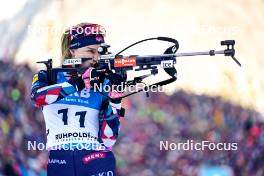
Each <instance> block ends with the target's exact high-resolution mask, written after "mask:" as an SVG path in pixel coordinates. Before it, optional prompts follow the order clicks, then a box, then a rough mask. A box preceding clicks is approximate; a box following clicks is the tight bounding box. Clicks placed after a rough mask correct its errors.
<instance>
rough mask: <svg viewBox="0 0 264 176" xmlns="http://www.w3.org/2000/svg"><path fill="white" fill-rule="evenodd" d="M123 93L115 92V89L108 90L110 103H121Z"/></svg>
mask: <svg viewBox="0 0 264 176" xmlns="http://www.w3.org/2000/svg"><path fill="white" fill-rule="evenodd" d="M123 95H124V93H123V92H117V91H111V92H109V97H110V98H111V99H110V102H111V103H115V104H119V103H121V100H122V98H121V97H122V96H123Z"/></svg>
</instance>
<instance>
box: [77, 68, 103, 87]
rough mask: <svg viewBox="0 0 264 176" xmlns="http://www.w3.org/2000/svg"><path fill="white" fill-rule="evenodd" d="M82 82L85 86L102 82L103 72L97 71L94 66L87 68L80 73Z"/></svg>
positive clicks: (92, 85)
mask: <svg viewBox="0 0 264 176" xmlns="http://www.w3.org/2000/svg"><path fill="white" fill-rule="evenodd" d="M82 79H83V82H84V84H85V88H86V89H89V88H93V87H94V86H95V84H100V83H103V81H104V74H102V73H100V72H98V71H97V70H96V69H95V68H93V67H90V68H88V69H87V70H86V71H85V72H84V73H83V75H82Z"/></svg>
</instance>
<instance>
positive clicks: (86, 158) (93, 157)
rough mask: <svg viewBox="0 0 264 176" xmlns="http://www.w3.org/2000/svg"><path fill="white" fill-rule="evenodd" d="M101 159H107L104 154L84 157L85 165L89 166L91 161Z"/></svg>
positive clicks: (99, 153) (97, 153) (96, 153)
mask: <svg viewBox="0 0 264 176" xmlns="http://www.w3.org/2000/svg"><path fill="white" fill-rule="evenodd" d="M100 158H105V153H104V152H95V153H92V154H89V155H86V156H85V157H83V159H82V160H83V163H84V164H87V163H89V162H90V161H93V160H95V159H100Z"/></svg>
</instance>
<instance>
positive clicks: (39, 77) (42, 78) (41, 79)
mask: <svg viewBox="0 0 264 176" xmlns="http://www.w3.org/2000/svg"><path fill="white" fill-rule="evenodd" d="M47 82H48V77H47V71H46V70H40V71H39V72H38V73H35V74H34V76H33V80H32V86H33V87H34V85H37V84H39V83H47Z"/></svg>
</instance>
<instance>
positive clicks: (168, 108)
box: [0, 0, 264, 176]
mask: <svg viewBox="0 0 264 176" xmlns="http://www.w3.org/2000/svg"><path fill="white" fill-rule="evenodd" d="M0 2H1V7H0V34H1V39H0V83H1V84H0V175H23V176H24V175H30V176H31V175H33V176H34V175H46V171H45V169H46V161H47V152H46V151H33V150H30V151H29V150H27V142H28V141H37V142H38V143H41V142H45V140H46V138H45V125H44V119H43V115H42V113H41V111H40V110H39V109H36V108H35V107H34V106H33V104H32V102H31V101H30V87H31V81H32V77H33V74H34V73H35V72H37V71H38V70H39V69H44V67H43V66H41V65H37V64H36V62H37V61H40V60H46V59H48V58H53V62H54V65H55V66H60V63H61V59H60V37H61V34H62V33H63V32H64V30H65V29H66V28H68V27H69V26H72V25H75V24H78V23H81V22H93V23H99V24H101V25H103V26H104V27H105V29H106V42H107V43H108V44H110V45H111V49H110V51H112V52H113V53H116V52H118V51H120V50H121V49H123V48H124V47H125V46H127V45H129V44H131V43H133V42H136V41H138V40H141V39H144V38H148V37H157V36H168V37H173V38H176V39H177V40H178V41H179V44H180V48H179V52H190V51H207V50H210V49H223V47H221V46H220V41H221V40H226V39H235V40H236V45H235V47H236V57H237V58H238V59H239V61H240V62H241V64H242V67H238V66H237V65H236V64H235V63H234V61H232V60H231V59H230V58H227V57H223V56H215V57H210V56H199V57H188V58H187V57H186V58H178V60H177V64H176V68H177V71H178V80H177V81H176V82H175V83H172V84H170V85H168V86H166V87H165V89H166V91H165V92H164V93H151V94H150V98H145V96H144V94H143V93H141V94H139V95H135V96H132V97H130V98H128V99H125V100H124V106H125V107H126V109H127V110H126V112H127V115H126V116H127V118H125V119H123V120H122V128H121V134H120V138H119V141H118V144H117V145H116V147H115V149H114V152H115V154H116V158H117V164H118V173H119V175H121V176H123V175H129V176H138V175H140V176H141V175H143V176H154V175H158V176H185V175H186V176H193V175H197V176H233V175H242V176H263V175H264V168H263V165H264V124H263V123H264V117H263V113H264V91H263V90H264V77H263V76H262V75H263V73H264V71H263V69H262V68H263V66H264V61H263V59H262V51H264V45H262V42H264V35H263V34H262V33H263V30H264V11H263V9H264V1H263V0H251V1H248V0H236V1H228V0H222V1H220V0H201V1H191V0H186V1H179V0H163V1H158V0H141V1H140V0H135V1H124V0H109V1H106V0H101V1H96V0H77V1H72V0H45V1H44V0H20V1H15V0H9V1H3V0H0ZM167 47H168V45H166V43H165V44H164V43H159V42H149V43H146V44H142V45H140V46H136V47H135V48H132V49H131V50H129V51H128V52H127V53H126V54H160V53H163V51H164V50H165V49H166V48H167ZM161 75H162V73H161ZM159 78H162V76H160V77H158V78H155V79H159ZM134 126H136V127H137V128H136V129H135V128H134ZM188 139H193V140H195V141H202V140H208V141H212V142H237V143H238V150H237V151H232V152H231V151H230V152H227V151H160V150H159V141H160V140H168V141H171V142H175V141H177V142H179V141H183V142H184V141H186V140H188Z"/></svg>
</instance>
